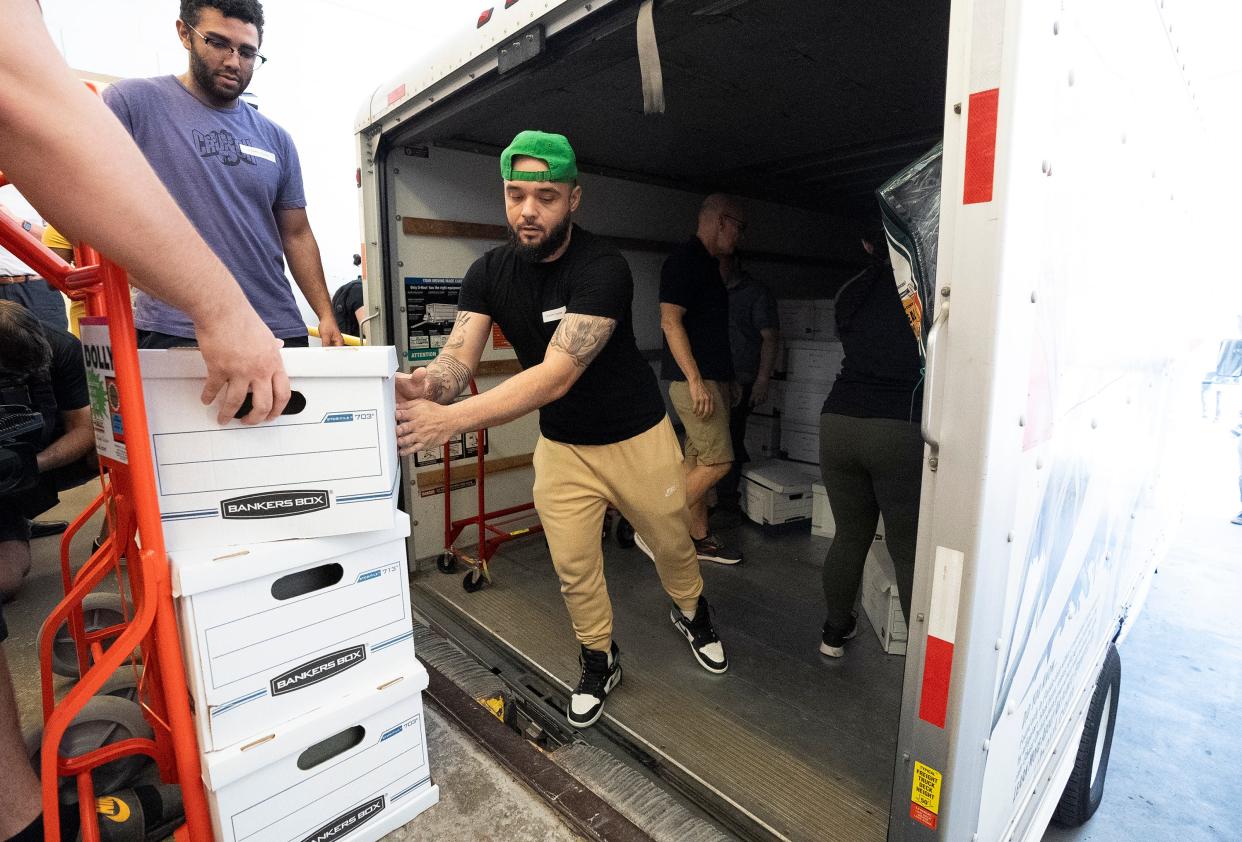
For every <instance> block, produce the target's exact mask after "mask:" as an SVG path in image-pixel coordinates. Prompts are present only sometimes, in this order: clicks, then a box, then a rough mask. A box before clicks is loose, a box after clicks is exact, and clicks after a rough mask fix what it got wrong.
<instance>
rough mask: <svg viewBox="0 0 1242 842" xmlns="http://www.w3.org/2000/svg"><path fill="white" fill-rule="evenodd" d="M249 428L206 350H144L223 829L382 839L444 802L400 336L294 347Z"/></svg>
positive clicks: (169, 527)
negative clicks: (412, 537) (415, 592)
mask: <svg viewBox="0 0 1242 842" xmlns="http://www.w3.org/2000/svg"><path fill="white" fill-rule="evenodd" d="M282 355H283V357H284V362H285V368H286V371H287V373H288V374H289V378H290V386H291V389H292V390H293V394H294V399H293V400H292V401H291V402H290V407H289V409H287V410H286V413H285V414H284V415H282V416H281V417H280V418H278V419H276V420H274V421H272V422H269V423H264V424H259V425H255V426H248V425H243V424H241V423H240V422H236V421H235V422H230V423H229V424H227V425H224V426H223V427H222V426H220V425H218V424H217V423H216V410H215V408H214V407H204V406H202V405H201V403H200V401H199V399H198V396H199V394H200V393H201V391H202V386H203V379H204V377H205V369H204V367H203V363H202V358H201V356H200V355H199V354H198V353H197V352H196V351H184V350H172V351H143V352H141V358H140V363H141V366H142V369H143V379H144V388H145V397H146V402H147V411H148V423H149V426H150V434H151V443H152V451H153V453H154V455H155V462H156V465H155V467H156V479H157V484H158V486H159V493H160V507H161V516H162V518H163V520H164V530H165V538H166V543H167V546H168V555H169V560H170V563H171V566H172V580H173V593H174V596H175V597H176V598H177V608H178V617H179V622H180V626H181V636H182V646H183V651H184V656H185V663H186V676H187V681H188V683H189V686H190V691H191V695H192V703H193V710H194V718H195V728H196V731H197V736H198V742H199V748H200V750H201V751H202V758H201V766H202V770H203V780H204V783H205V784H206V786H207V790H208V800H209V803H210V807H211V813H212V822H213V826H214V830H215V835H216V838H217V839H218V840H222V841H224V842H231V840H238V841H240V840H242V839H263V840H288V842H301V840H303V839H307V838H319V836H322V838H336V837H338V836H339V835H340V834H341V833H343V832H348V834H349V838H350V839H351V840H354V841H356V842H365V840H375V839H378V838H380V837H381V836H382V835H384V834H385V833H387V832H389V831H391V830H392V829H394V828H396V827H399V826H400V825H402V824H405V823H406V822H408V821H410V820H411V819H413V818H414V817H415V816H417V815H418V814H419V813H421V812H422V811H423V810H425V809H427V808H428V807H429V806H431V805H432V804H435V803H436V802H437V801H438V800H439V791H438V789H437V788H436V786H435V785H434V784H433V783H432V782H431V776H430V771H429V761H428V758H427V750H426V733H425V731H426V727H425V724H424V722H423V705H422V690H423V689H424V688H425V687H426V685H427V673H426V670H425V669H424V668H423V667H422V665H421V664H420V663H419V662H418V661H417V659H416V658H415V657H414V641H413V626H412V620H411V615H410V594H409V574H408V567H407V562H406V544H405V539H406V537H407V536H408V535H409V533H410V522H409V518H408V516H406V515H405V514H404V513H402V512H400V511H399V510H398V509H397V508H396V503H395V499H396V497H395V490H396V484H397V454H396V434H395V419H394V414H393V400H394V398H393V375H394V373H395V371H396V368H397V363H396V355H395V353H394V351H393V349H392V348H360V349H338V348H322V349H320V348H316V349H292V350H287V351H283V352H282Z"/></svg>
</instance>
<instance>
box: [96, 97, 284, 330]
mask: <svg viewBox="0 0 1242 842" xmlns="http://www.w3.org/2000/svg"><path fill="white" fill-rule="evenodd" d="M103 99H104V103H105V104H106V105H107V106H108V107H109V108H111V109H112V112H113V113H114V114H116V116H117V117H118V118H119V119H120V121H121V123H122V124H123V125H124V126H125V128H126V129H128V130H129V133H130V134H131V135H132V136H133V138H134V141H135V142H136V143H137V144H138V147H139V148H140V149H141V150H142V151H143V154H145V155H146V157H147V161H148V162H149V163H150V164H151V167H152V169H154V170H155V172H156V174H157V175H159V177H160V180H161V181H163V182H164V186H165V187H167V188H168V192H169V193H171V194H172V196H173V198H174V199H176V200H177V204H178V205H180V206H181V210H182V211H183V212H184V213H185V215H186V216H187V217H189V219H190V222H192V223H193V224H194V227H195V228H197V229H198V233H199V234H200V235H201V236H202V238H203V239H204V240H205V241H206V242H207V245H209V246H210V247H211V249H212V251H214V252H215V253H216V255H217V256H218V257H219V258H220V260H221V261H222V262H223V263H224V265H225V266H227V267H228V268H229V271H231V272H232V273H233V277H235V278H237V280H238V283H240V284H241V288H242V290H243V291H244V292H245V293H246V297H247V298H248V299H250V303H251V304H252V305H253V306H254V309H255V310H256V311H258V313H259V315H260V316H261V317H262V318H263V321H265V322H267V325H268V327H270V328H271V329H272V333H274V334H276V336H278V337H281V338H288V337H291V336H305V335H306V325H305V323H304V322H303V320H302V315H301V313H300V312H299V311H298V306H297V302H296V301H294V298H293V291H292V289H291V288H290V286H289V281H288V279H287V278H286V277H285V256H284V246H283V245H282V243H281V240H280V231H279V229H278V228H277V226H276V211H279V210H286V209H293V208H304V207H306V195H305V193H304V192H303V190H302V168H301V165H300V164H299V163H298V152H297V149H296V148H295V147H294V145H293V139H292V138H291V137H290V136H289V133H288V132H286V131H285V130H284V129H282V128H281V127H280V126H278V125H276V124H275V123H273V122H272V121H271V120H269V119H268V118H267V117H265V116H263V115H262V114H260V113H259V112H258V111H256V110H255V109H253V108H251V107H250V106H248V105H245V104H243V103H242V102H240V101H238V102H237V103H235V104H234V106H233V107H232V108H212V107H210V106H207V105H204V104H203V103H201V102H199V101H198V100H197V99H195V98H194V96H193V95H192V94H191V93H190V92H189V91H187V90H186V89H185V87H183V86H182V84H181V82H180V81H178V80H177V78H176V77H175V76H158V77H156V78H154V79H126V80H124V81H121V82H117V83H116V84H114V85H112V86H111V87H109V88H108V89H107V90H105V91H104V95H103ZM167 259H168V260H170V261H173V262H175V261H176V260H177V255H175V254H170V255H167ZM134 324H135V325H136V326H137V327H138V329H139V330H153V331H159V332H160V333H169V334H172V335H174V336H182V337H187V338H188V337H193V336H194V325H193V323H191V321H190V319H189V317H188V316H186V314H185V313H182V312H181V311H180V310H177V309H176V308H174V307H171V306H169V305H168V304H165V303H164V302H163V301H160V300H159V299H157V298H154V297H152V296H150V295H147V294H146V293H139V294H138V297H137V298H136V299H135V303H134Z"/></svg>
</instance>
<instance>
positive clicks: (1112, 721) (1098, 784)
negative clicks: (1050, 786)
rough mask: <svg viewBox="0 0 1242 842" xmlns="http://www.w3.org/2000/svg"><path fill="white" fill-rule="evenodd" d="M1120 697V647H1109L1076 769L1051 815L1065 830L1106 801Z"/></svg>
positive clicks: (1080, 747)
mask: <svg viewBox="0 0 1242 842" xmlns="http://www.w3.org/2000/svg"><path fill="white" fill-rule="evenodd" d="M1120 694H1121V656H1120V655H1119V654H1117V647H1115V646H1110V647H1108V654H1107V655H1106V656H1105V657H1104V667H1103V668H1102V669H1101V670H1100V677H1099V678H1098V679H1096V682H1095V692H1094V693H1093V694H1092V695H1091V707H1090V708H1089V709H1088V710H1087V722H1086V725H1084V726H1083V729H1082V739H1081V740H1079V742H1078V756H1077V757H1076V758H1075V759H1074V770H1073V771H1072V772H1071V773H1070V777H1069V781H1068V782H1067V783H1066V784H1065V792H1064V793H1062V794H1061V801H1060V803H1058V804H1057V810H1056V812H1055V813H1053V815H1052V820H1053V821H1054V822H1056V823H1057V824H1059V825H1062V826H1064V827H1079V826H1081V825H1083V824H1085V823H1086V821H1087V820H1088V819H1089V818H1091V817H1092V816H1093V815H1095V811H1096V809H1097V808H1099V806H1100V802H1101V801H1103V800H1104V777H1105V775H1106V774H1107V772H1108V755H1109V752H1110V751H1111V750H1112V747H1113V728H1114V727H1115V726H1116V724H1117V699H1118V697H1119V696H1120Z"/></svg>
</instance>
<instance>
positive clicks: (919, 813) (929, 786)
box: [910, 761, 944, 830]
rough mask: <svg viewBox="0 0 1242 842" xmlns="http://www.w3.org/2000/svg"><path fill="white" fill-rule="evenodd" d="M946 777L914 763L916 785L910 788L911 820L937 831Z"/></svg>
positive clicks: (916, 762)
mask: <svg viewBox="0 0 1242 842" xmlns="http://www.w3.org/2000/svg"><path fill="white" fill-rule="evenodd" d="M943 779H944V776H943V775H941V774H940V773H939V772H937V771H936V770H935V769H933V768H932V767H930V766H924V765H923V764H922V763H919V762H918V761H915V763H914V783H913V784H912V785H911V787H910V818H912V819H914V820H915V821H916V822H918V823H919V824H922V825H926V826H927V827H930V828H931V829H932V830H935V829H936V820H937V817H938V816H939V814H940V784H941V781H942V780H943Z"/></svg>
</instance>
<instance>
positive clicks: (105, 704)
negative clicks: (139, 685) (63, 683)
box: [26, 696, 154, 804]
mask: <svg viewBox="0 0 1242 842" xmlns="http://www.w3.org/2000/svg"><path fill="white" fill-rule="evenodd" d="M134 737H139V738H145V739H148V740H149V739H151V737H152V731H151V725H150V723H148V722H147V720H146V718H145V717H143V715H142V708H140V707H139V706H138V704H137V703H136V702H131V701H130V700H129V699H123V698H120V697H118V696H95V697H93V698H91V699H90V700H88V701H87V703H86V704H85V705H83V706H82V710H81V711H79V712H78V715H77V716H75V717H74V718H73V722H71V723H70V724H69V727H68V728H67V729H66V730H65V736H64V739H62V740H61V742H60V753H61V756H62V757H78V756H79V755H82V754H86V753H87V752H89V751H94V750H95V749H97V748H102V747H103V746H106V745H111V744H112V743H119V742H121V741H122V740H128V739H132V738H134ZM26 750H27V753H28V754H29V755H30V762H31V764H32V765H33V766H34V768H35V771H36V772H38V771H39V770H40V765H41V762H42V761H41V756H42V754H43V729H42V728H39V729H38V730H37V731H35V732H32V733H30V734H29V735H27V737H26ZM153 763H154V761H153V760H152V759H151V758H150V757H147V756H146V755H142V754H135V755H130V756H129V757H122V758H119V759H117V760H113V761H112V762H111V763H105V764H104V765H102V766H100V767H98V768H96V769H93V770H92V771H91V780H93V781H94V783H95V794H96V795H107V794H108V793H110V792H116V791H117V790H118V789H122V788H124V787H126V786H129V785H130V784H132V783H133V782H134V781H136V780H138V779H139V778H140V777H142V775H143V774H144V773H145V772H146V770H147V767H148V766H149V765H151V764H153ZM60 800H61V803H63V804H76V803H78V786H77V782H76V781H74V780H72V779H70V778H62V779H61V781H60Z"/></svg>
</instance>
